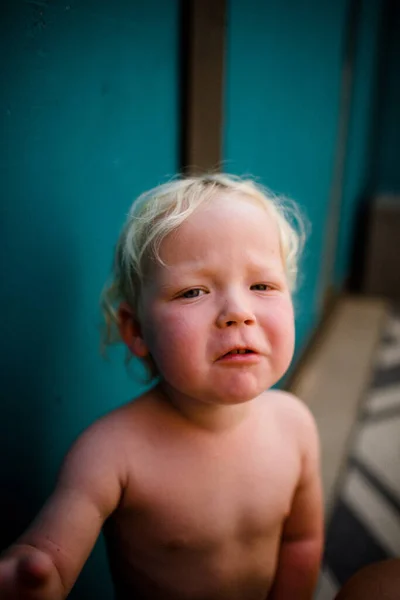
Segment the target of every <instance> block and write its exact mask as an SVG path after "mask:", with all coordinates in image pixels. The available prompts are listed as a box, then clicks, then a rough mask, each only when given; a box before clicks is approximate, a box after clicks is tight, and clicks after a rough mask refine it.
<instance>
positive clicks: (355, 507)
mask: <svg viewBox="0 0 400 600" xmlns="http://www.w3.org/2000/svg"><path fill="white" fill-rule="evenodd" d="M394 556H400V311H399V310H395V309H393V311H392V312H391V314H390V316H389V317H388V319H387V322H386V324H385V328H384V332H383V336H382V339H381V343H380V345H379V348H378V351H377V354H376V362H375V368H374V373H373V377H372V381H371V385H370V388H369V391H368V393H367V395H366V398H365V401H364V402H363V405H362V411H361V414H360V418H359V421H358V423H357V428H356V432H355V437H354V442H353V444H352V449H351V453H350V456H349V459H348V463H347V468H346V470H345V473H344V476H343V479H342V481H341V484H340V487H339V493H338V497H337V500H336V503H335V507H334V510H333V513H332V517H331V519H330V522H329V524H328V529H327V536H326V547H325V556H324V567H323V570H322V573H321V579H320V584H319V588H318V592H317V594H316V600H332V598H334V596H335V594H336V592H337V591H338V590H339V589H340V588H341V586H342V585H343V584H344V583H345V581H347V579H349V577H351V576H352V575H353V574H354V573H355V572H356V571H358V570H359V569H360V568H362V567H364V566H366V565H368V564H370V563H372V562H375V561H379V560H383V559H385V558H389V557H394Z"/></svg>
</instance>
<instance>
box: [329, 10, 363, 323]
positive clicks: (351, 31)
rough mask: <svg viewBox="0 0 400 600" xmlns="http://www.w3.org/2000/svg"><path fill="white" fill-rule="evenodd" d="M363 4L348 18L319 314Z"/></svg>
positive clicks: (333, 238) (333, 240)
mask: <svg viewBox="0 0 400 600" xmlns="http://www.w3.org/2000/svg"><path fill="white" fill-rule="evenodd" d="M361 10H362V0H350V3H349V7H348V14H347V31H346V37H345V46H344V57H343V66H342V79H341V87H340V100H339V103H340V106H339V121H338V130H337V138H336V148H335V159H334V167H333V178H332V184H331V190H330V196H329V211H328V220H327V224H326V231H325V248H324V256H323V261H322V268H321V272H320V295H319V298H320V301H321V302H322V306H321V307H320V308H321V309H322V311H324V308H326V306H327V305H328V304H329V302H330V301H331V299H332V296H333V295H334V294H335V290H334V286H333V278H334V270H335V259H336V249H337V242H338V236H339V225H340V214H341V210H342V201H343V188H344V178H345V168H346V158H347V150H348V133H349V127H350V114H351V103H352V97H353V83H354V81H353V80H354V67H355V61H356V54H357V42H358V34H359V28H360V18H361Z"/></svg>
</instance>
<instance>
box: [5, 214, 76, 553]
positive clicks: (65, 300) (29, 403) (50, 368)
mask: <svg viewBox="0 0 400 600" xmlns="http://www.w3.org/2000/svg"><path fill="white" fill-rule="evenodd" d="M5 205H6V206H7V203H5ZM2 222H3V224H4V221H2ZM30 224H31V223H30ZM10 225H11V224H10V223H8V226H7V228H5V230H4V231H2V232H1V233H0V236H1V240H2V246H3V249H2V252H1V263H0V264H1V272H2V276H3V291H2V297H1V306H2V311H1V316H0V323H1V332H2V345H1V364H2V390H1V414H2V423H1V424H0V431H1V435H0V456H1V457H2V461H1V465H0V471H1V482H2V484H1V489H2V493H1V495H0V548H4V547H5V546H7V545H8V544H10V543H11V542H12V541H13V540H14V539H15V537H16V536H17V535H19V534H20V533H21V532H22V530H23V529H24V528H25V527H26V526H27V525H28V524H29V522H30V521H31V519H32V517H33V516H34V515H35V513H36V511H37V510H38V509H39V508H40V506H41V504H42V503H43V501H44V499H45V498H44V497H43V493H45V494H46V495H47V494H48V493H49V492H50V491H51V488H50V487H49V485H51V484H50V482H49V477H48V473H46V469H45V467H46V468H48V466H49V463H50V464H51V467H52V470H53V472H54V475H55V469H56V468H57V463H58V462H59V458H60V457H59V455H58V456H49V451H50V454H51V451H52V448H51V447H49V440H48V429H49V428H51V427H54V426H55V423H54V419H56V418H59V417H57V415H58V414H60V410H59V409H60V403H62V401H63V398H62V396H61V394H60V384H59V383H58V385H57V386H56V378H57V375H59V373H60V369H62V356H63V346H64V344H65V341H66V338H68V335H69V331H70V330H71V323H72V319H73V312H74V304H75V303H76V300H75V296H76V294H75V293H74V292H75V291H76V288H75V289H74V287H73V283H74V281H75V280H76V278H77V274H76V273H74V267H73V259H72V257H71V247H72V244H68V243H67V241H66V240H62V239H60V235H61V236H62V232H61V231H60V230H57V238H58V239H57V243H54V240H51V239H49V226H48V224H47V223H44V222H43V223H42V224H41V227H39V226H38V223H35V227H34V228H32V231H31V235H30V238H28V239H29V241H28V239H27V238H26V237H25V239H18V238H17V234H18V233H19V235H20V236H21V230H20V228H19V229H16V228H14V227H12V226H11V227H10ZM41 229H43V231H41ZM25 234H27V231H25ZM75 310H76V308H75ZM51 407H54V412H53V410H52V408H51ZM49 408H50V410H49ZM59 451H60V449H57V452H59ZM45 473H46V475H45Z"/></svg>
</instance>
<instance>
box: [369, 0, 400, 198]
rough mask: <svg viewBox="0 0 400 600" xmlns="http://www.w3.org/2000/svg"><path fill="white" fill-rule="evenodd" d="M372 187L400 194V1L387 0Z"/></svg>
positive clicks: (380, 190)
mask: <svg viewBox="0 0 400 600" xmlns="http://www.w3.org/2000/svg"><path fill="white" fill-rule="evenodd" d="M386 4H387V12H386V15H385V17H386V18H385V29H384V40H383V43H384V44H385V47H384V56H383V61H382V62H383V64H382V70H383V77H382V82H381V89H380V103H379V114H378V119H379V122H378V125H379V127H378V128H377V136H376V145H375V147H376V153H375V160H374V182H373V183H374V189H375V191H376V192H378V193H379V192H384V193H385V192H389V193H396V194H399V193H400V152H399V148H400V3H399V2H398V1H397V0H389V1H388V0H386Z"/></svg>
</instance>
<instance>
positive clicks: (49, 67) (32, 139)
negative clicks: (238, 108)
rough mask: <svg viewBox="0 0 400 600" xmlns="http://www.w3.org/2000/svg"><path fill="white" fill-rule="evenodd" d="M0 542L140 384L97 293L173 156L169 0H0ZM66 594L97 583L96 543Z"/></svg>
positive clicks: (104, 593)
mask: <svg viewBox="0 0 400 600" xmlns="http://www.w3.org/2000/svg"><path fill="white" fill-rule="evenodd" d="M0 23H1V25H0V28H1V31H0V40H1V41H0V44H1V55H2V58H3V64H2V72H1V90H2V93H1V97H0V107H1V110H0V119H1V125H0V127H1V136H0V137H1V147H0V168H1V177H0V186H1V214H0V228H1V230H0V257H1V274H2V292H1V296H0V330H1V332H2V344H1V366H2V385H1V403H0V456H1V457H2V461H1V465H0V477H1V490H2V492H1V495H0V546H1V547H3V546H4V545H5V544H7V543H9V542H11V540H12V539H13V538H14V537H15V536H16V535H18V534H19V533H20V532H21V530H22V529H23V528H24V527H25V526H26V525H27V524H28V523H29V521H30V520H31V519H32V517H33V516H34V514H35V513H36V511H37V509H38V508H39V507H40V505H41V503H42V502H43V500H44V499H45V497H46V496H47V494H48V493H49V492H50V490H51V489H52V486H53V484H54V478H55V475H56V471H57V469H58V467H59V465H60V462H61V459H62V457H63V455H64V454H65V452H66V450H67V448H68V447H69V445H70V444H71V442H72V441H73V439H74V438H75V437H76V435H77V434H78V433H80V431H82V430H83V429H84V428H85V427H86V426H87V425H88V424H89V423H90V422H92V421H93V420H94V419H95V418H96V417H98V416H99V415H101V414H103V413H104V412H106V411H108V410H109V409H111V408H113V407H115V406H117V405H119V404H121V403H123V402H125V401H127V400H128V399H130V398H131V397H132V395H135V394H137V393H138V392H139V390H140V387H138V385H137V384H136V383H135V381H134V379H133V378H132V377H129V375H128V374H127V372H126V369H125V366H124V363H123V353H122V350H121V351H117V352H116V354H115V356H113V358H112V360H111V361H110V362H109V363H107V362H105V361H104V360H103V359H102V358H101V356H100V354H99V331H98V329H99V323H100V313H99V310H98V301H99V294H100V291H101V288H102V285H103V283H104V280H105V278H106V276H107V274H108V271H109V267H110V266H111V255H112V250H113V246H114V243H115V241H116V236H117V234H118V231H119V229H120V226H121V225H122V222H123V220H124V217H125V214H126V212H127V210H128V207H129V205H130V203H131V201H132V199H133V198H134V197H135V195H136V194H137V193H139V192H140V191H143V189H146V188H148V187H150V186H153V185H155V184H157V183H158V182H161V181H162V180H163V179H164V178H165V177H166V176H170V175H172V174H174V173H175V172H176V170H177V167H178V163H177V161H178V137H177V135H178V84H177V77H178V73H177V70H178V2H177V1H172V2H164V1H163V0H147V2H139V1H137V2H134V1H132V0H114V1H113V2H108V1H106V0H79V1H77V0H63V1H61V0H41V2H34V1H32V2H25V1H22V0H8V1H7V2H5V3H4V2H3V3H2V8H1V18H0ZM72 597H73V598H81V599H83V598H85V599H87V598H99V599H102V598H109V597H110V596H109V581H108V578H107V574H106V569H105V560H104V551H103V548H102V545H101V544H100V545H99V547H98V548H97V550H96V552H95V553H94V555H93V556H92V558H91V559H90V560H89V563H88V565H87V567H86V568H85V570H84V573H83V575H82V577H81V580H80V582H79V584H78V586H77V588H76V592H75V595H74V596H72Z"/></svg>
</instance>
